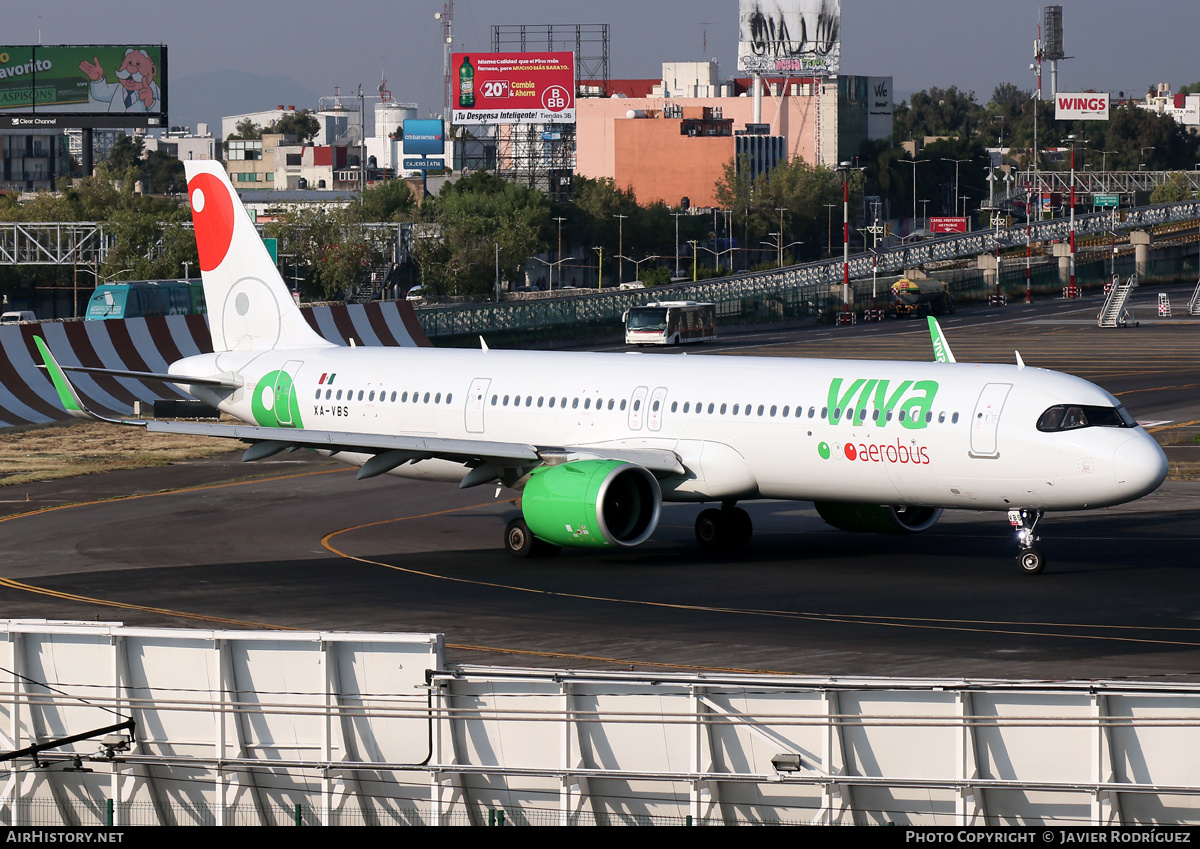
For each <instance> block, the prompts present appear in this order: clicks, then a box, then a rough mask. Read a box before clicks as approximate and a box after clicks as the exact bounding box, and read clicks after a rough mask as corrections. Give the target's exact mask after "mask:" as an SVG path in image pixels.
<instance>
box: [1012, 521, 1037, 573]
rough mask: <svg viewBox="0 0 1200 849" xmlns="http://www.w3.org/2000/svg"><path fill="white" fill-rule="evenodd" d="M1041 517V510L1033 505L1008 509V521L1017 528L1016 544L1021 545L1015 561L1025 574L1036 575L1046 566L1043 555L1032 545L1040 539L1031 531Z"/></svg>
mask: <svg viewBox="0 0 1200 849" xmlns="http://www.w3.org/2000/svg"><path fill="white" fill-rule="evenodd" d="M1041 519H1042V511H1041V510H1039V509H1037V508H1033V507H1023V508H1021V509H1020V510H1009V511H1008V522H1009V524H1010V525H1012V526H1013V527H1014V528H1016V529H1017V545H1019V546H1020V547H1021V553H1020V554H1018V555H1017V563H1018V564H1019V565H1020V567H1021V571H1022V572H1023V573H1025V574H1026V575H1036V574H1038V573H1039V572H1041V571H1042V570H1043V569H1045V568H1046V557H1045V555H1043V554H1042V553H1041V552H1040V551H1038V550H1037V549H1036V548H1034V547H1033V544H1034V543H1035V542H1037V541H1038V540H1039V539H1041V537H1038V536H1035V535H1034V533H1033V532H1034V529H1035V528H1037V524H1038V522H1040V521H1041Z"/></svg>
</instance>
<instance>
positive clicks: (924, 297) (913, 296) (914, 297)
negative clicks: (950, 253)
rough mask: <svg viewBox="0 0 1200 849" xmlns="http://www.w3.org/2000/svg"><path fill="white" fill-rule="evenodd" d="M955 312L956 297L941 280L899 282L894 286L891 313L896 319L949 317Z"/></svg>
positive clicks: (907, 280)
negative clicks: (948, 315)
mask: <svg viewBox="0 0 1200 849" xmlns="http://www.w3.org/2000/svg"><path fill="white" fill-rule="evenodd" d="M952 312H954V296H952V295H951V294H950V292H949V291H947V289H946V284H945V283H943V282H942V281H940V280H930V279H926V280H909V279H907V278H905V279H901V280H897V281H896V282H895V283H893V284H892V303H891V313H892V315H894V316H895V317H896V318H907V317H909V316H916V317H922V316H927V315H947V314H949V313H952Z"/></svg>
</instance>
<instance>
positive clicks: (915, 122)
mask: <svg viewBox="0 0 1200 849" xmlns="http://www.w3.org/2000/svg"><path fill="white" fill-rule="evenodd" d="M984 117H985V113H984V109H983V107H982V106H980V105H979V104H978V103H976V102H975V92H973V91H969V92H961V91H959V90H958V89H957V88H956V87H954V86H950V88H946V89H942V88H936V87H934V88H930V89H929V90H928V91H918V92H917V93H916V94H914V95H913V96H912V98H911V99H910V100H909V101H908V103H903V102H902V103H901V104H900V105H899V106H897V107H896V109H895V111H894V116H893V132H892V137H893V138H895V139H898V140H907V139H916V140H920V139H923V138H925V137H926V136H958V137H960V138H963V137H966V136H969V135H970V134H971V133H972V132H973V131H974V130H975V128H977V127H978V126H979V124H980V122H981V121H983V119H984Z"/></svg>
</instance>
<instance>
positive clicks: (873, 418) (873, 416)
mask: <svg viewBox="0 0 1200 849" xmlns="http://www.w3.org/2000/svg"><path fill="white" fill-rule="evenodd" d="M871 421H873V422H877V421H879V410H874V411H872V413H871Z"/></svg>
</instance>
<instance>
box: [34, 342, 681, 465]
mask: <svg viewBox="0 0 1200 849" xmlns="http://www.w3.org/2000/svg"><path fill="white" fill-rule="evenodd" d="M34 341H35V343H36V344H37V347H38V351H39V352H40V353H41V355H42V360H43V361H44V362H45V368H46V370H47V372H48V373H49V374H50V379H51V381H52V382H53V383H54V388H55V390H56V391H57V392H58V396H59V400H60V401H61V402H62V405H63V407H64V408H65V409H66V411H67V412H68V413H70V414H71V415H72V416H75V417H77V418H84V419H97V420H100V421H106V422H111V423H113V424H124V425H134V426H137V427H144V428H145V429H146V430H148V431H151V432H154V433H179V434H186V435H189V436H211V437H218V438H222V439H238V440H241V441H243V442H249V443H251V445H250V447H249V448H247V449H246V453H245V454H243V455H242V460H243V461H244V462H251V461H253V460H261V459H264V458H266V457H271V456H273V455H275V454H278V453H279V452H281V451H287V450H295V449H297V448H311V449H314V450H318V451H329V452H332V453H334V454H337V453H339V452H346V453H354V454H372V455H374V456H372V457H371V458H370V459H368V460H367V461H366V462H365V463H363V465H362V467H361V468H360V469H359V472H358V477H359V478H360V479H363V478H370V477H374V476H375V475H381V474H384V473H386V472H390V471H391V470H392V469H395V468H396V467H398V466H400V465H403V464H404V463H408V462H419V461H421V460H429V459H440V460H450V461H453V462H461V463H464V464H466V465H468V466H470V467H471V471H470V472H468V473H467V475H466V476H465V477H464V478H463V480H462V482H461V483H460V484H459V485H460V486H461V487H464V488H465V487H469V486H478V485H479V484H483V483H489V482H490V481H494V480H501V481H505V482H508V481H510V480H516V479H518V478H520V477H521V476H523V475H524V474H525V473H527V472H528V470H529V469H531V468H533V467H534V466H539V465H542V464H558V463H566V462H572V461H575V460H582V459H605V460H622V461H624V462H628V463H636V464H637V465H639V466H643V467H644V468H646V469H647V470H648V471H650V472H654V473H658V474H663V475H670V474H683V472H684V471H685V470H684V467H683V464H682V463H681V462H680V460H679V457H678V455H676V454H675V452H674V451H669V450H666V449H657V448H621V447H612V448H609V447H602V446H588V447H582V446H540V447H539V446H534V445H530V444H527V443H520V442H497V441H493V440H486V439H458V438H445V437H439V436H415V435H407V434H373V433H355V432H352V431H332V430H316V429H311V428H284V427H260V426H258V425H250V424H220V423H210V422H175V421H154V420H147V421H142V420H134V419H111V418H107V417H105V416H101V415H98V414H97V413H94V412H92V411H91V410H89V409H88V408H87V406H86V405H85V404H84V403H83V400H82V399H81V398H80V397H79V394H78V393H77V392H76V391H75V388H74V387H73V386H72V385H71V382H70V381H69V380H68V379H67V376H66V373H65V372H66V371H67V370H70V371H89V372H96V371H103V372H104V373H109V374H113V373H114V372H113V371H112V370H97V369H83V368H72V369H65V368H64V367H63V366H60V365H59V364H58V362H57V361H56V360H55V359H54V355H53V354H51V352H50V349H49V348H48V347H47V346H46V343H45V342H44V341H43V340H42V338H41V337H34ZM116 376H127V377H134V376H137V377H146V376H148V374H147V373H142V372H128V373H121V374H118V375H116ZM156 377H160V378H162V379H167V380H170V381H171V382H182V383H187V382H189V380H190V379H189V378H187V377H184V376H182V375H156ZM201 380H203V381H204V382H206V383H208V384H209V385H218V386H222V385H229V383H228V382H224V380H225V379H224V378H203V379H201Z"/></svg>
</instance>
